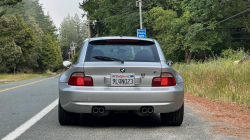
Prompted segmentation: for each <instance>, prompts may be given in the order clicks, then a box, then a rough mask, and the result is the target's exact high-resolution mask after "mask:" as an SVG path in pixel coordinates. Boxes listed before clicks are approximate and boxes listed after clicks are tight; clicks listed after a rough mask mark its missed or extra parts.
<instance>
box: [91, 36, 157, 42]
mask: <svg viewBox="0 0 250 140" xmlns="http://www.w3.org/2000/svg"><path fill="white" fill-rule="evenodd" d="M106 39H132V40H142V41H151V42H154V39H151V38H139V37H132V36H106V37H95V38H90V39H89V42H91V41H97V40H106Z"/></svg>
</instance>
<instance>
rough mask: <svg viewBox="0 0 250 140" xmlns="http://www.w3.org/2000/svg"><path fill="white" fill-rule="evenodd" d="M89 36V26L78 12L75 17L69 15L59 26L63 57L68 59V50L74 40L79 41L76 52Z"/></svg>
mask: <svg viewBox="0 0 250 140" xmlns="http://www.w3.org/2000/svg"><path fill="white" fill-rule="evenodd" d="M86 36H87V27H86V25H85V24H84V23H83V21H82V20H81V19H80V17H79V16H78V15H77V14H76V15H75V16H74V17H71V16H70V15H68V16H67V17H66V18H64V20H63V21H62V23H61V26H60V28H59V39H60V47H61V50H62V52H63V59H64V60H66V59H68V52H69V49H70V44H71V43H72V42H74V43H77V48H76V52H77V51H78V50H80V48H81V47H82V44H83V41H84V39H85V38H86Z"/></svg>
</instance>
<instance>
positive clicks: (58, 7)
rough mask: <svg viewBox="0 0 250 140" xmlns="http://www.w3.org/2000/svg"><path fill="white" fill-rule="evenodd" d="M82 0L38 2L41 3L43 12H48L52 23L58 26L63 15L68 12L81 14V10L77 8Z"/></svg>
mask: <svg viewBox="0 0 250 140" xmlns="http://www.w3.org/2000/svg"><path fill="white" fill-rule="evenodd" d="M82 1H83V0H40V3H41V4H43V8H44V9H43V10H44V13H45V14H47V12H49V14H50V16H51V18H52V20H53V22H54V24H55V25H56V27H57V28H59V27H60V24H61V22H62V20H63V18H64V17H66V16H67V15H68V14H70V15H71V16H74V15H75V14H76V13H77V14H78V16H80V17H81V16H82V14H83V10H81V9H80V8H79V3H82Z"/></svg>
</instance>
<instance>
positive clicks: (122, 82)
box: [110, 73, 135, 86]
mask: <svg viewBox="0 0 250 140" xmlns="http://www.w3.org/2000/svg"><path fill="white" fill-rule="evenodd" d="M110 79H111V86H134V85H135V83H134V82H135V76H134V73H126V74H120V73H111V78H110Z"/></svg>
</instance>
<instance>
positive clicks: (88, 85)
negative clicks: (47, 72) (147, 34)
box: [58, 36, 184, 126]
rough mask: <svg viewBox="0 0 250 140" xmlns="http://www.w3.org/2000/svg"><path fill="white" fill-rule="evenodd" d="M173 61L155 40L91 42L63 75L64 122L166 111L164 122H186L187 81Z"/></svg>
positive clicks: (66, 63) (67, 64)
mask: <svg viewBox="0 0 250 140" xmlns="http://www.w3.org/2000/svg"><path fill="white" fill-rule="evenodd" d="M171 65H172V63H171V62H167V61H166V59H165V57H164V54H163V52H162V50H161V47H160V45H159V43H158V42H157V41H156V40H154V39H149V38H136V37H122V36H120V37H99V38H90V39H87V40H85V42H84V45H83V47H82V49H81V51H80V55H79V57H78V60H77V62H76V63H75V64H74V65H73V64H72V63H71V62H70V61H64V66H65V67H69V69H68V70H67V71H65V72H64V73H63V74H62V75H61V76H60V79H59V105H58V107H59V109H58V116H59V123H60V124H61V125H68V124H73V123H76V122H78V121H79V118H80V114H82V115H86V114H87V113H88V114H92V115H94V116H99V117H101V116H105V115H108V114H109V113H111V112H113V113H120V112H123V113H124V112H128V111H130V112H131V111H134V112H135V113H136V114H138V115H141V116H150V115H152V114H153V113H160V117H161V123H162V125H165V126H180V125H181V124H182V121H183V115H184V82H183V78H182V76H181V75H180V74H179V73H178V72H176V71H175V70H173V69H172V68H171ZM83 121H84V120H83Z"/></svg>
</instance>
